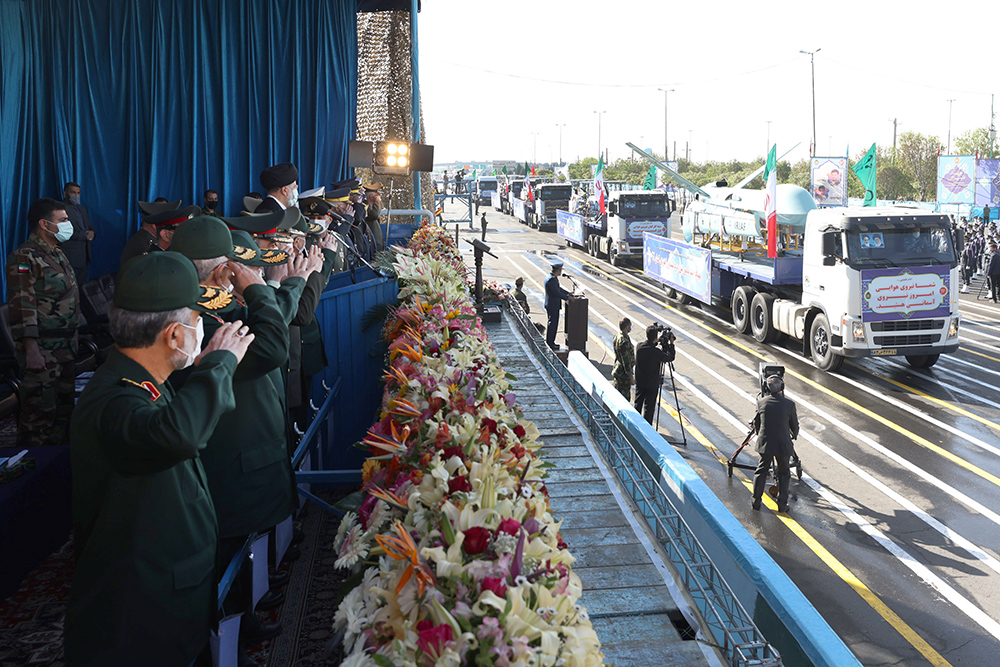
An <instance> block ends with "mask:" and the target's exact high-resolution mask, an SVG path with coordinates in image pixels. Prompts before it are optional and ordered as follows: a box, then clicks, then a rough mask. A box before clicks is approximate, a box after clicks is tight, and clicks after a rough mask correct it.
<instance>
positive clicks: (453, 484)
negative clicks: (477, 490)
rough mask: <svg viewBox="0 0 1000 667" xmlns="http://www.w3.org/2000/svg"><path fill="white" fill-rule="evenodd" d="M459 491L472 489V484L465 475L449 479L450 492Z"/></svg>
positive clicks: (466, 491)
mask: <svg viewBox="0 0 1000 667" xmlns="http://www.w3.org/2000/svg"><path fill="white" fill-rule="evenodd" d="M458 491H464V492H465V493H468V492H469V491H472V485H471V484H469V480H468V479H466V478H465V477H452V478H451V479H449V480H448V493H456V492H458Z"/></svg>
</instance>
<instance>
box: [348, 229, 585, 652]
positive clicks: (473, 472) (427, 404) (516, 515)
mask: <svg viewBox="0 0 1000 667" xmlns="http://www.w3.org/2000/svg"><path fill="white" fill-rule="evenodd" d="M413 238H414V240H413V242H412V243H411V246H410V248H408V249H401V250H399V251H398V252H397V256H396V267H395V268H396V272H397V275H398V276H399V277H400V279H401V284H402V285H403V288H402V290H401V292H400V305H399V306H398V308H397V309H396V310H395V311H394V313H393V315H392V316H391V317H390V318H389V321H388V322H387V324H386V330H385V332H386V337H387V340H388V341H389V343H390V344H389V367H388V370H387V372H386V375H385V379H386V388H385V393H384V396H383V400H382V406H381V413H380V419H379V421H378V422H376V424H375V425H374V426H373V427H372V428H371V429H370V430H369V433H368V437H367V438H366V439H365V440H364V442H363V445H364V446H365V447H366V448H367V449H369V451H370V452H371V454H372V455H371V457H370V458H369V459H368V460H367V461H366V462H365V464H364V468H363V477H364V485H363V488H362V491H363V493H364V500H363V502H362V503H361V506H360V508H359V510H358V512H357V513H349V514H348V515H347V516H346V517H345V518H344V519H343V520H342V522H341V525H340V529H339V531H338V534H337V537H336V539H335V542H334V548H335V549H336V551H337V557H338V559H337V566H338V567H341V568H345V569H350V570H352V571H353V572H354V573H355V577H356V578H357V579H358V580H359V583H358V585H357V586H355V587H354V588H353V589H352V590H351V591H350V593H348V595H347V596H346V597H345V598H344V600H343V602H342V603H341V604H340V606H339V608H338V609H337V612H336V615H335V618H334V628H335V630H337V631H339V632H343V633H344V648H345V653H346V655H347V657H346V658H345V661H344V662H343V663H342V664H343V665H346V666H349V667H361V666H374V665H378V666H379V667H386V666H389V665H395V666H397V667H403V666H404V665H413V666H421V667H423V666H429V665H434V666H440V667H457V666H458V665H477V666H481V667H487V666H492V665H499V666H501V667H508V666H513V665H518V666H527V665H539V666H557V665H558V666H563V665H566V666H584V665H587V666H589V665H601V664H603V654H602V653H601V650H600V642H599V641H598V638H597V635H596V633H595V632H594V629H593V627H592V626H591V624H590V621H589V619H588V617H587V612H586V610H585V609H584V608H583V607H581V606H580V605H579V604H577V602H578V600H579V597H580V594H581V590H582V589H581V585H580V580H579V577H577V575H576V574H574V573H573V571H572V569H571V568H570V566H571V564H572V563H573V560H574V559H573V557H572V556H571V555H570V553H569V551H568V550H567V548H566V545H565V543H564V542H563V540H562V538H561V537H560V535H559V526H560V523H559V522H557V521H555V519H554V518H553V517H552V514H551V512H550V508H549V500H548V492H547V490H546V488H545V481H544V480H545V476H546V468H547V467H550V466H551V464H547V463H545V462H543V461H541V459H539V457H538V455H537V452H538V450H539V448H540V447H541V443H540V442H539V441H538V430H537V429H536V428H535V426H534V424H532V423H531V422H529V421H526V420H525V419H523V415H522V413H521V411H520V409H519V408H518V407H517V403H516V397H515V395H514V394H513V393H512V392H511V386H510V382H509V380H510V376H508V375H506V374H505V373H504V371H503V369H502V368H501V367H500V364H499V362H498V360H497V357H496V353H495V351H494V350H493V347H492V346H491V344H490V342H489V340H488V338H487V337H486V335H485V332H484V330H483V328H482V325H481V323H480V321H479V320H478V319H477V318H476V315H475V310H474V308H473V305H472V303H471V301H470V299H469V297H468V294H467V290H466V285H465V283H464V280H463V276H464V273H465V269H464V265H461V258H460V256H459V255H458V252H457V249H456V248H455V246H454V242H452V241H451V239H450V238H449V237H448V236H447V235H446V234H445V233H444V232H443V231H442V230H441V229H440V228H436V227H430V226H426V227H423V228H422V229H421V230H420V231H418V232H417V233H416V234H414V237H413ZM456 260H457V262H458V264H456Z"/></svg>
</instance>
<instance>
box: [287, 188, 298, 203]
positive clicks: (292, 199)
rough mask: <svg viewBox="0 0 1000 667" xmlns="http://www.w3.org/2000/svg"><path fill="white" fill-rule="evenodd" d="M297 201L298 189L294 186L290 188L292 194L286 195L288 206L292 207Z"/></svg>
mask: <svg viewBox="0 0 1000 667" xmlns="http://www.w3.org/2000/svg"><path fill="white" fill-rule="evenodd" d="M298 203H299V189H298V188H295V189H294V190H292V194H290V195H288V208H292V207H293V206H295V205H296V204H298Z"/></svg>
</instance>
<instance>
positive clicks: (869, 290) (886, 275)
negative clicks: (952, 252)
mask: <svg viewBox="0 0 1000 667" xmlns="http://www.w3.org/2000/svg"><path fill="white" fill-rule="evenodd" d="M950 276H951V267H949V266H920V267H907V268H893V269H863V270H862V271H861V295H862V298H861V319H862V320H864V321H865V322H878V321H880V320H898V319H900V318H903V319H909V318H911V317H917V318H921V319H922V318H927V317H947V316H948V315H949V314H950V313H951V294H950V291H949V289H948V286H949V284H950V281H949V278H950Z"/></svg>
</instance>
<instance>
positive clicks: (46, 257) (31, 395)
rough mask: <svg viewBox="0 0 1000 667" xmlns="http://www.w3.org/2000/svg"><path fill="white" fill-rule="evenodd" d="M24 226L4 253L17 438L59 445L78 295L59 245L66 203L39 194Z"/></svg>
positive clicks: (67, 409) (65, 421) (66, 233)
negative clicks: (15, 370)
mask: <svg viewBox="0 0 1000 667" xmlns="http://www.w3.org/2000/svg"><path fill="white" fill-rule="evenodd" d="M28 225H29V227H30V230H31V234H30V236H29V237H28V240H27V241H25V242H24V244H23V245H21V247H20V248H18V249H17V250H15V251H14V252H13V253H11V255H10V257H8V258H7V304H8V313H9V316H10V330H11V334H12V335H13V338H14V354H15V356H16V358H17V363H18V365H19V366H20V367H21V370H22V371H23V372H24V379H23V381H22V382H21V417H20V423H19V424H18V432H17V442H18V445H19V446H22V447H30V446H34V447H37V446H39V445H61V444H63V441H64V439H65V436H66V427H67V426H68V425H69V418H70V414H71V413H72V412H73V394H74V391H75V387H74V382H75V378H76V372H75V367H74V360H75V359H76V350H77V327H78V326H79V317H80V314H79V313H80V305H79V303H80V296H79V292H78V290H77V285H76V277H75V274H74V272H73V267H72V266H70V263H69V260H67V259H66V255H64V254H63V252H62V250H61V249H60V248H59V244H60V243H62V242H63V241H65V240H67V239H68V238H69V237H70V236H71V235H72V234H73V223H72V222H70V219H69V215H67V213H66V205H65V204H63V203H62V202H59V201H56V200H54V199H39V200H38V201H36V202H34V203H33V204H32V205H31V207H30V208H29V209H28Z"/></svg>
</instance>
